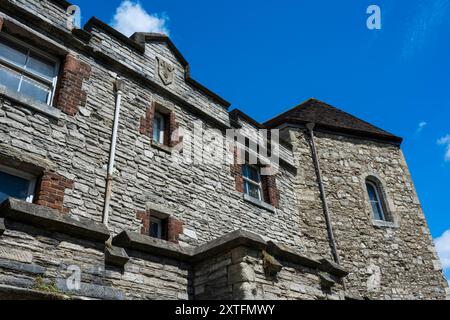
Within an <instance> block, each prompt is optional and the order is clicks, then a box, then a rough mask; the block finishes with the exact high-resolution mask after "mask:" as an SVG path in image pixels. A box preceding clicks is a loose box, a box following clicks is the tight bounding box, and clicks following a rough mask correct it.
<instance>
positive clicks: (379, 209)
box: [366, 180, 386, 221]
mask: <svg viewBox="0 0 450 320" xmlns="http://www.w3.org/2000/svg"><path fill="white" fill-rule="evenodd" d="M366 187H367V193H368V194H369V201H370V206H371V208H372V214H373V218H374V220H377V221H386V214H385V212H384V206H383V202H382V201H383V198H382V197H381V193H380V189H379V187H378V185H377V184H376V183H374V182H372V181H370V180H367V181H366Z"/></svg>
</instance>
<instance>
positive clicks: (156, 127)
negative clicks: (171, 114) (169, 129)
mask: <svg viewBox="0 0 450 320" xmlns="http://www.w3.org/2000/svg"><path fill="white" fill-rule="evenodd" d="M166 125H167V124H166V117H165V116H164V115H163V114H161V113H159V112H156V113H155V116H154V117H153V141H154V142H157V143H159V144H164V142H165V132H166Z"/></svg>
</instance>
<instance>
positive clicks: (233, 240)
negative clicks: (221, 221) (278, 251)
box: [192, 229, 266, 262]
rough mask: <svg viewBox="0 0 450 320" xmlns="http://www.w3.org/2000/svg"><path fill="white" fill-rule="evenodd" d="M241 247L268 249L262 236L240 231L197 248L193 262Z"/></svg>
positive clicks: (194, 251)
mask: <svg viewBox="0 0 450 320" xmlns="http://www.w3.org/2000/svg"><path fill="white" fill-rule="evenodd" d="M240 246H247V247H252V248H257V249H261V250H264V249H265V248H266V242H265V241H264V239H263V238H262V237H261V236H259V235H257V234H255V233H252V232H249V231H245V230H241V229H239V230H236V231H233V232H231V233H228V234H226V235H225V236H223V237H220V238H217V239H215V240H212V241H210V242H208V243H206V244H204V245H201V246H199V247H197V248H195V249H194V250H193V253H194V256H193V257H192V260H193V261H194V262H197V261H201V260H203V259H206V258H209V257H211V256H215V255H217V254H218V253H221V252H224V251H227V250H231V249H234V248H236V247H240Z"/></svg>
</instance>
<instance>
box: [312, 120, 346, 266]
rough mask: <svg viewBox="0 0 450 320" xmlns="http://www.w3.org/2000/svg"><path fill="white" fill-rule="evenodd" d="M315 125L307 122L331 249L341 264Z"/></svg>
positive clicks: (335, 258)
mask: <svg viewBox="0 0 450 320" xmlns="http://www.w3.org/2000/svg"><path fill="white" fill-rule="evenodd" d="M314 127H315V124H314V123H308V124H306V128H307V129H308V131H309V136H310V142H311V151H312V157H313V161H314V165H315V167H316V174H317V180H318V182H319V188H320V197H321V199H322V205H323V211H324V214H325V222H326V225H327V231H328V238H329V241H330V246H331V251H332V254H333V258H334V261H335V262H336V263H337V264H338V265H340V259H339V255H338V252H337V245H336V240H335V238H334V232H333V226H332V224H331V216H330V209H329V208H328V203H327V197H326V193H325V187H324V184H323V180H322V171H321V169H320V163H319V157H318V156H317V149H316V143H315V140H314Z"/></svg>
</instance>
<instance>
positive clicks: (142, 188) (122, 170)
mask: <svg viewBox="0 0 450 320" xmlns="http://www.w3.org/2000/svg"><path fill="white" fill-rule="evenodd" d="M43 2H52V1H43ZM20 5H23V3H20ZM30 8H33V6H31V7H30ZM36 10H40V9H36ZM7 18H8V17H7ZM15 18H16V17H9V18H8V19H10V20H11V21H13V20H15ZM94 29H95V27H93V29H92V33H93V38H92V40H91V41H90V42H89V45H86V46H87V47H84V48H83V49H80V48H78V47H77V48H72V47H65V44H67V41H66V40H64V39H61V38H58V37H59V36H60V35H55V38H52V39H49V38H47V37H46V36H44V35H41V37H42V39H40V40H39V41H40V42H45V41H55V42H58V43H59V46H60V47H61V48H63V49H64V50H65V51H66V52H67V54H70V55H71V56H73V57H76V59H77V60H79V61H80V63H82V64H84V65H88V66H89V77H86V75H82V79H80V83H81V89H82V91H83V92H84V93H85V95H84V94H83V99H80V101H79V102H78V103H77V104H76V106H71V110H72V109H73V108H75V109H76V112H70V114H66V113H65V112H59V113H57V114H52V115H49V114H45V113H42V112H39V111H36V109H34V108H33V105H32V103H31V102H30V101H25V102H24V101H17V99H14V98H12V97H11V96H10V95H9V94H6V93H5V94H1V95H0V137H1V139H0V156H1V157H2V158H5V159H7V158H12V159H17V158H20V159H21V161H23V162H24V163H27V164H29V165H33V164H36V163H42V165H40V166H39V168H38V169H39V170H40V169H43V170H51V171H54V172H55V173H56V174H58V175H60V176H62V177H64V178H65V179H68V180H69V181H71V182H73V184H67V185H70V186H72V187H70V188H66V189H65V190H64V191H63V192H64V198H63V204H62V206H63V208H65V210H66V211H68V214H69V215H70V216H73V217H80V218H89V219H92V220H93V221H97V222H100V221H101V219H102V210H103V197H104V191H105V177H106V164H107V162H108V156H109V148H110V140H111V132H112V123H113V113H114V105H115V92H114V81H115V79H116V77H117V76H121V77H122V78H123V80H124V82H125V89H124V92H123V100H122V112H121V118H120V125H119V132H118V142H117V152H116V170H115V172H114V183H113V194H112V199H111V214H110V228H111V230H112V231H113V232H114V233H116V234H117V233H119V232H120V231H122V230H130V231H139V230H141V223H142V222H141V221H140V220H139V219H138V218H137V217H136V213H137V212H139V211H144V210H146V209H147V207H148V205H149V204H156V205H163V206H165V207H167V208H168V209H169V210H171V211H172V212H173V214H174V216H175V218H177V219H178V220H180V221H181V222H182V223H183V224H184V231H185V232H184V234H183V235H181V238H180V243H182V244H185V245H197V244H201V243H204V242H206V241H209V240H212V239H215V238H217V237H219V236H221V235H223V234H226V233H228V232H231V231H233V230H236V229H238V228H244V229H248V230H253V231H256V232H258V233H260V234H264V235H267V236H268V237H270V238H271V239H273V240H277V241H280V242H282V243H285V244H289V245H292V246H295V247H298V248H300V249H301V242H300V238H301V233H300V228H299V220H298V215H297V213H296V210H295V197H296V194H295V192H294V189H293V184H292V181H293V180H294V179H295V173H292V172H290V171H288V170H285V169H283V168H282V169H281V171H280V173H279V174H278V175H277V177H276V179H277V186H279V189H280V209H277V210H276V211H275V212H271V211H268V210H266V209H263V208H260V207H258V206H256V205H254V204H252V203H249V202H246V201H244V199H243V195H242V193H239V192H237V191H236V190H235V186H234V179H233V177H232V176H231V173H230V166H229V164H228V163H223V162H219V163H218V164H210V163H206V164H205V163H200V164H191V163H180V164H178V163H174V161H173V159H174V158H176V156H175V154H174V153H172V154H169V153H167V152H166V151H167V150H166V151H164V150H161V149H159V148H155V147H154V146H152V145H151V143H150V139H149V138H148V137H147V136H145V135H142V134H140V132H139V126H140V121H141V117H143V116H145V114H146V109H147V108H148V107H149V105H150V104H151V103H152V102H154V101H157V102H158V103H160V104H162V105H164V106H165V107H167V108H170V109H172V110H174V111H175V114H176V122H177V124H178V125H179V127H180V128H182V129H184V130H185V132H186V133H187V134H190V133H192V131H193V128H194V123H195V122H199V123H200V125H201V126H202V127H203V129H204V130H215V131H217V132H220V134H221V135H222V137H223V138H224V137H225V132H224V130H223V127H222V128H220V130H219V128H218V127H217V126H216V125H214V124H212V123H211V122H210V121H208V120H205V119H204V118H203V117H201V116H200V115H199V114H198V113H195V112H192V110H187V109H186V108H185V106H184V105H183V104H182V103H179V101H178V100H176V99H173V97H172V96H170V95H169V94H164V91H160V90H156V89H155V90H153V89H152V88H149V87H148V86H147V85H146V83H143V82H142V81H138V80H137V78H136V76H133V75H132V74H131V73H132V71H130V70H128V71H127V72H124V73H122V71H123V70H122V69H121V68H120V67H118V66H117V65H116V64H107V63H105V62H104V61H102V60H101V59H99V58H98V56H96V58H95V59H94V58H93V57H92V56H91V55H90V54H88V52H90V51H89V50H90V49H89V48H90V47H94V48H95V49H96V50H99V51H101V52H102V54H104V55H108V54H109V51H108V50H116V51H117V52H116V53H117V54H119V55H123V58H121V59H118V58H117V56H114V55H112V54H111V57H112V58H113V59H116V58H117V60H120V61H122V62H123V61H127V63H129V67H130V68H133V61H135V60H136V62H135V63H139V64H138V65H139V66H144V65H145V66H148V68H150V69H152V68H154V65H153V63H154V60H151V58H150V57H149V56H148V55H152V54H153V53H155V54H156V53H158V54H165V55H169V54H170V55H172V53H171V52H169V51H168V49H167V47H166V46H165V45H164V44H159V43H158V44H152V45H147V47H152V48H153V49H151V48H149V49H148V50H147V49H146V51H145V52H147V54H146V55H145V56H142V54H141V53H136V52H133V53H130V52H129V51H127V50H125V49H124V48H128V47H127V45H126V44H123V43H119V42H117V43H109V42H108V41H110V40H109V39H113V38H114V37H113V36H111V35H110V34H107V33H105V32H104V30H103V29H98V30H97V31H95V30H94ZM96 32H97V33H96ZM100 34H101V35H103V36H105V39H102V40H99V39H97V38H96V37H99V36H100ZM57 36H58V37H57ZM96 39H97V40H96ZM74 41H75V40H74ZM77 41H78V40H77ZM116 41H118V40H117V39H116ZM130 41H131V40H130ZM75 42H76V41H75ZM78 42H79V41H78ZM78 42H77V43H78ZM77 45H79V46H82V45H81V44H80V43H78V44H77ZM156 45H158V46H162V47H160V48H159V49H156V48H155V46H156ZM106 48H107V50H106ZM63 49H61V50H63ZM128 49H129V48H128ZM130 50H131V49H130ZM152 52H153V53H152ZM102 57H103V56H102ZM60 58H61V59H62V60H64V59H65V56H60ZM166 58H167V59H173V55H172V56H171V57H166ZM153 59H154V57H153ZM172 62H173V63H175V61H172ZM177 63H179V62H177ZM141 69H142V68H141ZM141 69H140V70H141ZM142 70H144V71H145V70H146V69H142ZM140 72H142V71H140ZM152 75H153V73H151V72H150V73H149V74H148V76H152ZM177 79H178V80H176V81H175V82H174V84H172V87H174V88H177V87H178V86H179V85H180V81H181V76H179V77H178V78H177ZM186 88H187V87H186ZM186 88H185V89H186ZM183 90H184V89H183ZM186 90H187V89H186ZM189 90H191V91H192V90H193V88H190V89H189ZM192 92H193V91H192ZM180 95H181V96H183V95H184V94H183V95H182V94H181V93H180ZM191 95H198V98H196V99H197V100H195V101H197V102H198V104H197V107H198V108H199V109H202V110H204V111H205V112H206V111H208V110H209V111H208V112H209V113H212V114H215V115H217V121H218V122H222V123H223V122H224V119H223V112H225V114H226V115H227V117H228V114H227V113H226V109H225V108H224V107H222V106H220V108H221V109H220V110H222V111H220V112H216V111H217V110H216V109H217V108H218V106H212V104H211V103H210V102H208V103H206V104H203V103H200V102H199V101H200V100H201V99H200V98H199V97H204V95H202V93H200V92H198V91H196V92H195V94H194V93H192V94H188V96H186V97H185V98H186V99H187V100H190V99H191V98H189V96H191ZM202 99H203V98H202ZM205 99H206V98H205ZM77 101H78V100H77ZM202 101H203V100H202ZM208 101H209V100H208ZM191 102H193V101H191ZM57 106H58V105H57ZM49 108H52V107H49ZM211 108H212V109H211ZM214 108H215V109H214ZM53 109H54V110H56V111H58V108H53ZM214 110H216V111H214ZM226 120H227V121H228V118H227V119H226ZM222 151H224V153H225V152H227V151H228V150H227V149H226V146H223V150H222ZM195 152H197V153H201V152H202V150H195ZM202 156H203V159H208V158H209V156H208V155H202ZM41 167H42V168H41ZM33 170H34V169H33ZM36 170H37V169H36Z"/></svg>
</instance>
